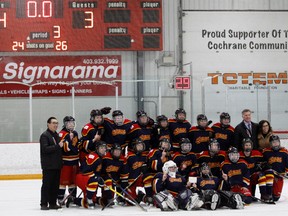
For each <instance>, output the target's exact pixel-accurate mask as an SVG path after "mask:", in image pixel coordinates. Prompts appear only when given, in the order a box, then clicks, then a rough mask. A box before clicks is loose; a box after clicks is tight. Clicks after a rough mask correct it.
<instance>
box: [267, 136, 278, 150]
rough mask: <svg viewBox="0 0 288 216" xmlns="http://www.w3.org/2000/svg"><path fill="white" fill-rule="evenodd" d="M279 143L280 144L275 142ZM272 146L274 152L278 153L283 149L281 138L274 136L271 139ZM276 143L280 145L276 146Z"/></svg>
mask: <svg viewBox="0 0 288 216" xmlns="http://www.w3.org/2000/svg"><path fill="white" fill-rule="evenodd" d="M275 141H278V142H275ZM269 142H270V146H271V148H272V149H273V150H274V151H278V150H279V149H280V148H281V144H280V138H279V136H277V135H272V136H270V138H269ZM274 143H278V145H275V144H274Z"/></svg>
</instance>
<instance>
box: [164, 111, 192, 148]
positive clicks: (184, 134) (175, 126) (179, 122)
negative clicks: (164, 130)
mask: <svg viewBox="0 0 288 216" xmlns="http://www.w3.org/2000/svg"><path fill="white" fill-rule="evenodd" d="M168 122H169V130H170V132H171V142H172V150H173V151H174V152H177V151H180V145H179V141H180V139H181V138H188V131H189V129H190V127H191V124H190V123H189V122H188V121H187V120H186V111H185V110H184V109H183V108H178V109H177V110H176V111H175V118H174V119H169V120H168Z"/></svg>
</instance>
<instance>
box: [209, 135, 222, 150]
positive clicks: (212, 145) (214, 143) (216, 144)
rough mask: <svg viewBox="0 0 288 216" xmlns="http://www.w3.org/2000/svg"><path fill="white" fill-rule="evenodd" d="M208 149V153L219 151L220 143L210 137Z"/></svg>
mask: <svg viewBox="0 0 288 216" xmlns="http://www.w3.org/2000/svg"><path fill="white" fill-rule="evenodd" d="M208 149H209V152H210V153H212V154H217V153H218V152H219V151H220V144H219V142H218V140H217V139H215V138H212V139H210V141H209V146H208Z"/></svg>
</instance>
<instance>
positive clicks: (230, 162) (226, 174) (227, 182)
mask: <svg viewBox="0 0 288 216" xmlns="http://www.w3.org/2000/svg"><path fill="white" fill-rule="evenodd" d="M221 169H222V178H223V180H224V181H222V183H223V186H222V188H221V189H224V190H230V191H233V192H235V193H241V194H242V196H243V198H242V199H243V201H244V202H245V203H247V204H250V203H251V202H252V197H251V192H250V190H249V185H250V172H249V169H248V164H247V163H246V161H244V160H243V159H240V155H239V152H238V150H237V149H236V148H235V147H231V148H230V149H229V150H228V159H227V160H225V161H224V162H223V163H222V164H221Z"/></svg>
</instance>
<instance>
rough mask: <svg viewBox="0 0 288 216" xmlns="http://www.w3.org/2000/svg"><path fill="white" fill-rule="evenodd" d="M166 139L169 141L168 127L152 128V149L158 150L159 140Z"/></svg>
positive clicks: (156, 126)
mask: <svg viewBox="0 0 288 216" xmlns="http://www.w3.org/2000/svg"><path fill="white" fill-rule="evenodd" d="M164 138H166V139H168V140H171V134H170V130H169V128H168V127H165V128H164V127H161V126H159V125H157V124H155V125H153V127H152V141H151V143H152V146H151V148H152V149H158V148H159V144H160V140H162V139H164Z"/></svg>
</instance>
